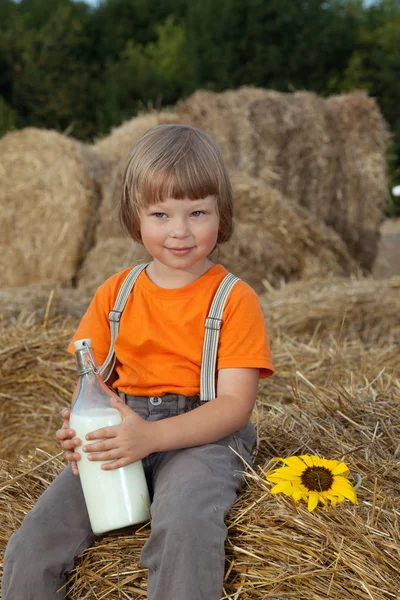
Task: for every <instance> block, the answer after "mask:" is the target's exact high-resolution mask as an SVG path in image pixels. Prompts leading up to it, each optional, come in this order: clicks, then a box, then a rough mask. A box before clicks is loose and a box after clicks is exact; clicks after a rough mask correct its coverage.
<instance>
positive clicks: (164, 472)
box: [2, 394, 255, 600]
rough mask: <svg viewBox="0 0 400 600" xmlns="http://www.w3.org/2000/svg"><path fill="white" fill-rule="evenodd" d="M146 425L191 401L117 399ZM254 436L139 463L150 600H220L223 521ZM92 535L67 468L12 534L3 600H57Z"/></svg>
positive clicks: (248, 432)
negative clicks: (145, 491)
mask: <svg viewBox="0 0 400 600" xmlns="http://www.w3.org/2000/svg"><path fill="white" fill-rule="evenodd" d="M120 395H121V396H122V397H123V398H124V399H125V401H126V403H127V404H128V406H130V407H131V408H132V409H134V410H135V411H136V412H138V413H139V414H140V415H141V416H142V417H143V418H145V419H147V420H151V421H156V420H159V419H164V418H166V417H171V416H175V415H177V414H181V413H183V412H186V411H188V410H191V409H193V408H196V406H197V404H196V401H195V399H191V398H185V396H179V395H174V394H168V395H167V396H163V397H162V399H161V400H162V401H161V403H160V402H159V399H154V398H148V397H143V396H142V397H137V396H136V397H134V396H125V395H124V394H120ZM254 441H255V431H254V427H253V426H252V425H251V423H248V425H247V426H246V427H244V428H243V429H242V430H241V431H239V432H237V433H235V434H234V435H231V436H228V437H227V438H224V439H223V440H220V441H219V442H217V443H215V444H207V445H204V446H197V447H194V448H186V449H183V450H173V451H169V452H160V453H157V454H152V455H150V456H148V457H146V458H145V459H144V460H143V466H144V468H145V472H146V477H147V479H148V482H149V487H150V491H151V494H152V496H153V498H152V504H151V517H152V520H151V535H150V537H149V539H148V541H147V542H146V544H145V545H144V547H143V550H142V555H141V563H142V565H143V566H144V567H146V568H148V588H147V593H148V598H149V600H219V599H220V597H221V595H222V582H223V575H224V561H225V551H224V545H225V540H226V536H227V529H226V526H225V523H224V519H225V516H226V515H227V513H228V511H229V510H230V508H231V506H232V504H233V503H234V501H235V499H236V496H237V492H238V486H239V484H241V483H243V475H242V472H243V470H244V464H243V462H242V461H241V459H240V458H238V456H237V455H236V454H235V453H234V452H233V451H232V450H231V449H230V447H232V448H234V449H235V450H236V451H237V452H239V453H240V454H241V456H242V457H243V458H244V460H245V461H246V462H248V463H250V462H251V459H250V452H251V448H252V445H253V443H254ZM94 540H95V536H94V534H93V532H92V530H91V528H90V523H89V518H88V514H87V510H86V506H85V502H84V498H83V494H82V489H81V485H80V481H79V477H77V476H75V475H73V474H72V471H71V468H70V467H69V466H68V467H67V468H66V469H65V470H64V471H63V472H62V473H61V474H60V475H59V476H58V477H57V478H56V479H55V481H54V482H53V483H52V484H51V485H50V486H49V487H48V489H47V490H46V491H45V492H44V494H43V495H42V496H41V497H40V498H39V500H38V502H37V504H36V505H35V507H34V508H33V509H32V510H31V511H30V512H29V513H28V514H27V515H26V517H25V519H24V521H23V523H22V525H21V528H20V529H19V530H18V531H17V532H16V533H14V534H13V535H12V536H11V538H10V540H9V542H8V546H7V549H6V553H5V556H4V575H3V580H2V593H3V596H2V597H3V600H21V599H23V600H60V599H61V598H64V597H65V588H64V589H63V590H62V591H57V590H60V588H62V586H64V584H65V582H66V577H67V573H68V571H70V570H71V569H72V568H73V567H74V558H75V557H76V556H77V555H78V554H79V553H80V552H82V551H83V550H84V549H85V548H87V547H88V546H90V545H91V544H92V543H93V541H94Z"/></svg>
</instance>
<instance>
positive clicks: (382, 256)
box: [372, 219, 400, 279]
mask: <svg viewBox="0 0 400 600" xmlns="http://www.w3.org/2000/svg"><path fill="white" fill-rule="evenodd" d="M372 275H373V276H374V277H375V278H376V279H384V278H386V277H392V276H393V275H400V219H386V220H385V221H384V222H383V223H382V225H381V229H380V240H379V245H378V253H377V256H376V259H375V262H374V266H373V268H372Z"/></svg>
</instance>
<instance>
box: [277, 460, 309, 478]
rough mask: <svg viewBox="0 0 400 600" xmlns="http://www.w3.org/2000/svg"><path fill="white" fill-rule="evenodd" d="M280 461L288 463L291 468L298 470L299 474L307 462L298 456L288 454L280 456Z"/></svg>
mask: <svg viewBox="0 0 400 600" xmlns="http://www.w3.org/2000/svg"><path fill="white" fill-rule="evenodd" d="M281 461H282V462H283V463H285V465H288V467H290V468H291V469H293V470H296V471H298V472H299V473H298V474H299V475H301V474H302V473H303V472H304V470H305V469H306V467H307V464H305V463H304V461H302V460H301V457H299V456H289V457H288V458H281Z"/></svg>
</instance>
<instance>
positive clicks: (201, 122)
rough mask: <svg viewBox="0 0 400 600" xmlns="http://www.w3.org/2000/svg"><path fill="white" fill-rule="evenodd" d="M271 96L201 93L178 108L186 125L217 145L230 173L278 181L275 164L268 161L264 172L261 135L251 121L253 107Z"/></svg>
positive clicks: (245, 91)
mask: <svg viewBox="0 0 400 600" xmlns="http://www.w3.org/2000/svg"><path fill="white" fill-rule="evenodd" d="M269 94H271V92H267V91H266V90H263V89H259V88H253V87H242V88H239V89H237V90H233V91H232V90H229V91H226V92H223V93H216V92H210V91H205V90H199V91H197V92H195V93H194V94H192V96H190V97H189V98H188V99H187V100H185V101H184V102H181V103H179V104H178V106H177V115H178V117H179V119H180V121H181V122H182V123H185V124H187V125H192V126H193V127H198V128H199V129H202V130H203V131H205V132H206V133H208V134H209V135H211V136H212V137H213V139H214V140H215V141H216V142H217V144H218V146H219V148H220V150H221V152H222V155H223V157H224V160H225V162H226V165H227V167H228V169H229V171H230V172H231V173H232V174H234V173H235V172H237V171H241V172H243V173H245V174H247V175H254V176H260V170H262V175H263V179H264V181H267V182H268V183H269V182H270V181H274V179H276V177H277V175H276V173H274V171H273V161H272V160H269V161H264V164H263V165H262V168H260V164H259V163H260V161H259V157H258V142H257V140H258V132H257V131H256V130H255V129H254V127H253V123H252V122H251V120H250V118H249V106H250V105H251V103H252V102H253V101H255V100H257V99H262V98H264V99H265V98H268V97H269Z"/></svg>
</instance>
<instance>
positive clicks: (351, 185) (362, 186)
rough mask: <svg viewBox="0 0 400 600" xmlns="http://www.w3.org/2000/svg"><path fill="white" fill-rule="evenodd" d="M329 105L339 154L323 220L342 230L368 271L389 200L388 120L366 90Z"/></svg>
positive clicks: (340, 98)
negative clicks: (387, 169) (329, 199)
mask: <svg viewBox="0 0 400 600" xmlns="http://www.w3.org/2000/svg"><path fill="white" fill-rule="evenodd" d="M326 110H327V113H328V114H329V115H330V118H331V122H332V127H333V128H334V131H335V138H336V140H337V144H338V151H339V153H338V156H337V167H336V171H335V181H334V185H333V191H334V197H333V199H332V201H331V203H330V208H331V211H330V214H328V215H327V216H326V218H325V222H327V223H328V224H330V225H332V227H334V228H335V229H336V231H339V232H340V234H341V236H342V237H343V239H344V240H345V242H346V243H347V245H348V247H349V249H350V252H351V253H352V255H353V256H354V257H356V258H357V260H358V261H359V262H360V264H361V266H362V267H363V268H365V269H367V270H368V271H370V270H371V268H372V265H373V262H374V259H375V257H376V254H377V250H378V242H379V227H380V225H381V223H382V221H383V219H384V209H385V203H386V199H387V176H386V150H387V146H388V141H389V133H388V128H387V124H386V123H385V121H384V119H383V117H382V115H381V113H380V110H379V107H378V105H377V103H376V101H375V100H374V99H372V98H369V97H368V96H367V94H366V93H365V92H353V93H351V94H345V95H342V96H332V97H330V98H328V99H327V100H326Z"/></svg>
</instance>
